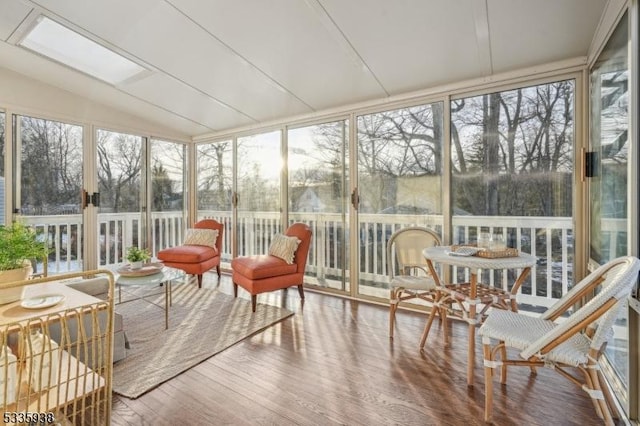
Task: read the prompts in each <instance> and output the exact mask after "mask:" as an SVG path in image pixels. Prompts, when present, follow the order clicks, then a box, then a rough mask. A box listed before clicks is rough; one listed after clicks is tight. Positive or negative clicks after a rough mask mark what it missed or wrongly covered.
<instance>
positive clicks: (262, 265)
mask: <svg viewBox="0 0 640 426" xmlns="http://www.w3.org/2000/svg"><path fill="white" fill-rule="evenodd" d="M296 240H297V241H299V242H296ZM310 244H311V228H309V227H308V226H307V225H306V224H304V223H294V224H293V225H291V226H290V227H289V228H288V229H287V230H286V231H285V233H284V235H280V234H276V235H274V237H273V240H272V242H271V247H269V254H263V255H254V256H241V257H236V258H235V259H233V260H232V261H231V269H232V270H233V274H232V279H233V294H234V296H235V297H238V286H240V287H242V288H244V289H245V290H247V291H248V292H249V293H250V294H251V307H252V310H253V312H255V311H256V298H257V295H258V294H260V293H265V292H268V291H274V290H280V289H284V288H288V287H292V286H298V292H299V293H300V298H301V299H303V300H304V291H303V289H302V283H303V280H304V269H305V267H306V265H307V255H308V254H309V246H310Z"/></svg>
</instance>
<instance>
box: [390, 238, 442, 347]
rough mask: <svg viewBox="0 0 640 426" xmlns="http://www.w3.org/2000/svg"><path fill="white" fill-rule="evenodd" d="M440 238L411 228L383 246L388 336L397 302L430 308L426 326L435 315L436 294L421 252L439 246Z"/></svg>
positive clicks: (392, 324)
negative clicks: (415, 301)
mask: <svg viewBox="0 0 640 426" xmlns="http://www.w3.org/2000/svg"><path fill="white" fill-rule="evenodd" d="M439 245H440V237H439V236H438V234H436V233H435V232H434V231H432V230H431V229H428V228H424V227H419V226H411V227H407V228H402V229H400V230H398V231H396V232H395V233H393V235H391V237H390V238H389V242H388V243H387V274H388V275H389V290H390V293H391V294H390V297H389V299H390V304H389V337H390V338H393V329H394V326H395V318H396V311H397V310H398V305H399V304H400V302H404V301H405V300H409V299H422V300H425V301H427V302H429V303H430V304H431V305H432V309H431V314H430V315H429V324H431V322H432V321H433V317H434V316H435V314H436V312H440V310H439V309H436V307H435V306H434V304H435V303H436V301H437V297H438V291H437V288H436V282H435V280H434V279H433V277H432V276H431V273H430V272H429V269H428V268H427V264H426V261H425V259H424V256H423V255H422V250H423V249H424V248H426V247H432V246H439Z"/></svg>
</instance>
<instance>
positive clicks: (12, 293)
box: [0, 263, 33, 305]
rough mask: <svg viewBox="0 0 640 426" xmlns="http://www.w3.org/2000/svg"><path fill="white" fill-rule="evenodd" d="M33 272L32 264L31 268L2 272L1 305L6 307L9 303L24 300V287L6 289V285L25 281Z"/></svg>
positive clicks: (0, 275) (0, 278)
mask: <svg viewBox="0 0 640 426" xmlns="http://www.w3.org/2000/svg"><path fill="white" fill-rule="evenodd" d="M32 272H33V269H32V268H31V263H29V266H25V267H23V268H20V269H11V270H8V271H0V305H6V304H7V303H11V302H15V301H16V300H20V299H22V294H23V293H24V286H20V287H11V288H4V287H5V284H8V283H14V282H17V281H24V280H26V279H27V278H29V275H31V273H32Z"/></svg>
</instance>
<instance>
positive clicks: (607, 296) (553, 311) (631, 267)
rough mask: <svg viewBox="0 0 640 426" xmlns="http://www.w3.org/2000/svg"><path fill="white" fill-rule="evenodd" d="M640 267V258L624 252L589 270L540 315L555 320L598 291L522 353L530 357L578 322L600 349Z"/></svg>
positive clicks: (609, 335) (607, 338) (609, 333)
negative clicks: (589, 271) (588, 272)
mask: <svg viewBox="0 0 640 426" xmlns="http://www.w3.org/2000/svg"><path fill="white" fill-rule="evenodd" d="M639 271H640V259H638V258H636V257H633V256H625V257H619V258H617V259H613V260H611V261H609V262H607V263H605V264H604V265H602V266H600V267H599V268H597V269H596V270H595V271H593V272H592V273H590V274H589V275H588V276H587V277H585V278H584V279H583V280H582V281H580V282H579V283H578V284H576V285H575V286H574V287H573V288H572V289H571V290H570V291H569V292H568V293H567V294H566V295H565V296H563V297H562V298H561V299H560V300H558V301H557V302H556V303H555V304H554V305H553V306H551V307H550V308H549V309H548V310H547V311H545V312H544V313H543V314H542V316H541V318H543V319H549V320H555V319H556V318H558V316H559V315H561V314H562V313H563V312H565V311H566V310H567V309H568V308H569V307H570V306H571V305H573V304H575V303H576V302H578V301H579V300H580V299H581V298H582V297H584V296H588V295H589V294H590V293H592V292H593V291H597V294H596V295H595V296H594V297H593V298H592V299H591V300H589V301H588V302H587V303H586V304H585V305H583V306H582V307H580V309H578V310H576V311H575V312H574V313H572V314H571V315H570V316H569V318H567V319H566V320H565V321H563V322H562V323H561V324H560V325H559V326H558V327H556V328H554V329H553V330H552V331H551V332H550V333H548V334H547V335H545V336H544V337H542V338H541V339H539V340H538V341H537V342H535V343H534V344H532V345H531V346H530V347H529V348H527V349H526V350H525V351H523V352H522V353H521V356H523V357H525V358H528V357H529V356H532V355H534V354H536V353H537V351H540V350H542V348H544V347H547V345H549V343H550V342H553V340H554V339H558V340H562V339H563V337H564V335H565V334H566V333H570V330H573V329H575V327H576V326H581V327H580V328H581V329H582V328H586V329H587V330H588V334H590V335H591V344H590V347H591V348H592V349H595V350H600V348H602V345H603V344H604V343H605V342H607V341H608V340H609V339H610V338H611V337H612V335H613V324H614V322H615V320H616V318H617V317H618V315H619V313H620V310H621V309H622V308H623V307H624V299H625V298H626V297H628V296H629V295H631V291H632V290H633V288H634V286H635V283H636V281H637V280H638V272H639Z"/></svg>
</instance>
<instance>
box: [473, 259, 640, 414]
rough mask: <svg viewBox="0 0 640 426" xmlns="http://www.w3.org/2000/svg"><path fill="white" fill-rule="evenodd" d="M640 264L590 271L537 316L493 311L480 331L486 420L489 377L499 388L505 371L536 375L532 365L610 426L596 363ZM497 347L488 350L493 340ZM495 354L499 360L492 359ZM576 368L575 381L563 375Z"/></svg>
mask: <svg viewBox="0 0 640 426" xmlns="http://www.w3.org/2000/svg"><path fill="white" fill-rule="evenodd" d="M639 270H640V260H638V259H637V258H635V257H630V256H629V257H621V258H618V259H614V260H612V261H610V262H608V263H606V264H605V265H603V266H601V267H599V268H598V269H596V270H595V271H593V272H592V273H591V274H589V276H587V277H586V278H585V279H583V280H582V281H580V282H579V283H578V284H577V285H575V286H574V287H573V288H572V289H571V291H569V292H568V293H567V294H566V295H565V296H564V297H562V298H561V299H560V300H558V301H557V302H556V303H555V304H554V305H553V306H552V307H551V308H549V309H548V310H547V311H546V312H544V313H543V314H542V315H541V316H540V317H537V318H536V317H530V316H527V315H523V314H519V313H515V312H511V311H503V310H493V311H491V313H490V314H489V316H488V318H487V320H486V321H485V322H484V324H483V325H482V327H480V331H479V333H480V335H481V336H482V343H483V352H484V372H485V421H489V420H490V419H491V414H492V405H493V374H494V370H495V369H496V368H500V370H501V380H500V382H501V383H502V384H505V383H506V379H507V366H511V365H513V366H528V367H530V368H531V370H532V372H534V373H535V367H536V366H540V367H542V366H547V367H551V368H553V369H555V371H557V372H558V373H560V374H561V375H562V376H564V377H565V378H567V379H569V380H571V381H572V382H574V383H576V384H577V385H578V386H581V388H582V389H583V390H584V391H585V392H587V393H588V394H589V396H590V397H591V400H592V401H593V404H594V406H595V409H596V412H597V414H598V416H599V417H600V418H601V419H603V420H604V422H605V424H608V425H612V424H613V419H612V415H611V409H612V398H611V395H610V394H609V392H608V390H607V388H606V385H605V386H602V385H601V383H602V374H601V373H600V370H599V368H598V360H599V358H600V356H601V355H602V353H603V351H604V348H605V345H606V343H607V341H608V340H609V339H610V338H611V337H612V335H613V323H614V321H615V319H616V317H617V316H618V314H619V312H620V310H621V309H622V308H623V307H624V300H625V298H627V297H628V296H629V295H630V294H631V291H632V289H633V287H634V285H635V282H636V281H637V279H638V271H639ZM594 291H595V292H596V295H595V297H593V298H591V300H589V301H588V302H587V303H586V304H584V305H583V306H582V307H580V308H579V309H577V310H576V311H575V312H573V313H571V314H570V315H569V316H568V317H567V318H563V321H558V319H559V318H560V317H561V316H562V315H563V314H565V313H566V312H568V311H569V310H570V309H571V308H572V307H573V306H574V305H575V304H576V303H577V302H579V301H581V300H584V299H583V298H585V297H589V296H590V295H592V294H593V292H594ZM495 340H497V344H495V345H493V346H492V341H495ZM507 348H513V349H516V350H517V351H518V352H519V356H520V359H508V358H507ZM498 353H499V354H500V356H499V358H500V360H497V359H496V358H497V357H496V355H497V354H498ZM569 368H576V369H577V370H578V371H579V372H580V373H582V376H583V380H580V378H579V376H578V377H576V376H575V375H574V374H572V373H571V372H569V371H568V369H569Z"/></svg>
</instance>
